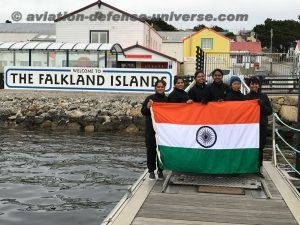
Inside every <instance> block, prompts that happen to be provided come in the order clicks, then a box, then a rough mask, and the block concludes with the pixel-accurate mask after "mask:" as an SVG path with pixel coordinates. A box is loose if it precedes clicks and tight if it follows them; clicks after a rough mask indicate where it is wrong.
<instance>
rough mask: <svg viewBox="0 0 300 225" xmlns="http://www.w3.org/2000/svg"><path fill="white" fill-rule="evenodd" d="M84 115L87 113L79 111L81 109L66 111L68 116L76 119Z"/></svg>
mask: <svg viewBox="0 0 300 225" xmlns="http://www.w3.org/2000/svg"><path fill="white" fill-rule="evenodd" d="M84 115H85V113H84V112H82V111H79V110H73V111H67V112H66V116H67V117H70V118H71V119H75V120H77V119H79V118H81V117H83V116H84Z"/></svg>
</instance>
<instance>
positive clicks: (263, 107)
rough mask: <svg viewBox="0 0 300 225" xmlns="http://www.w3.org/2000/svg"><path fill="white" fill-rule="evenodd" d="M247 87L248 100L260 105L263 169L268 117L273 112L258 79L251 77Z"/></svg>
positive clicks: (260, 162)
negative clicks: (248, 89)
mask: <svg viewBox="0 0 300 225" xmlns="http://www.w3.org/2000/svg"><path fill="white" fill-rule="evenodd" d="M247 85H248V86H249V88H250V93H249V94H247V95H246V99H247V100H251V99H257V100H258V104H259V105H260V126H259V136H260V137H259V167H261V166H262V162H263V149H264V147H265V145H266V140H267V127H268V116H270V115H272V112H273V110H272V106H271V103H270V100H269V98H268V96H267V95H266V94H264V93H261V91H260V87H261V84H260V81H259V79H258V78H257V77H251V78H250V79H249V80H248V82H247ZM260 174H261V173H260Z"/></svg>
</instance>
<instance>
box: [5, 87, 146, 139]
mask: <svg viewBox="0 0 300 225" xmlns="http://www.w3.org/2000/svg"><path fill="white" fill-rule="evenodd" d="M145 96H146V95H137V94H132V95H130V94H129V95H127V94H126V95H124V94H121V93H119V94H108V93H107V94H106V93H93V92H48V91H46V92H45V91H20V90H18V91H13V90H1V91H0V105H1V107H0V123H1V126H2V127H3V126H5V127H9V128H16V129H51V130H72V131H85V132H119V131H120V132H123V131H124V132H128V133H136V132H139V131H143V130H144V119H143V117H142V115H141V113H140V109H141V103H142V102H143V100H144V99H145Z"/></svg>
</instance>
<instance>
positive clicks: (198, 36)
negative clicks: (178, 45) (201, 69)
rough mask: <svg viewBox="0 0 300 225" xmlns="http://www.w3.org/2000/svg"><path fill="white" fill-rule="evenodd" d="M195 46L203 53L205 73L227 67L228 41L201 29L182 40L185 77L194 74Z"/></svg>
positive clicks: (210, 31)
mask: <svg viewBox="0 0 300 225" xmlns="http://www.w3.org/2000/svg"><path fill="white" fill-rule="evenodd" d="M197 46H199V47H200V48H201V49H202V50H203V51H204V52H205V56H206V57H205V64H206V70H205V71H206V73H208V72H210V71H211V70H213V68H217V67H218V68H226V67H228V66H229V52H230V39H229V38H227V37H225V36H224V35H222V34H220V33H218V32H216V31H214V30H212V29H209V28H203V29H201V30H199V31H197V32H195V33H193V34H191V35H190V36H188V37H186V38H185V39H184V40H183V52H184V67H185V69H184V71H185V72H184V73H185V74H186V75H192V74H193V73H194V72H195V62H196V49H197V48H196V47H197ZM219 53H222V54H219Z"/></svg>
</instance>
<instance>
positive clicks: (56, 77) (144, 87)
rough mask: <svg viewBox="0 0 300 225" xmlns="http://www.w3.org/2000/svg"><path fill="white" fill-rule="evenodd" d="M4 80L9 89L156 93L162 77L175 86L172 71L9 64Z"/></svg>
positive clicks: (167, 87) (169, 88) (168, 89)
mask: <svg viewBox="0 0 300 225" xmlns="http://www.w3.org/2000/svg"><path fill="white" fill-rule="evenodd" d="M4 79H5V89H41V90H45V89H46V90H47V89H48V90H79V91H80V90H86V91H116V92H120V91H121V92H148V91H150V92H153V91H154V83H155V82H156V81H157V80H158V79H163V80H165V81H166V82H167V86H166V92H169V91H171V87H172V72H171V70H160V69H151V70H149V69H123V68H79V67H64V68H54V67H45V68H41V67H5V73H4Z"/></svg>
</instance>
